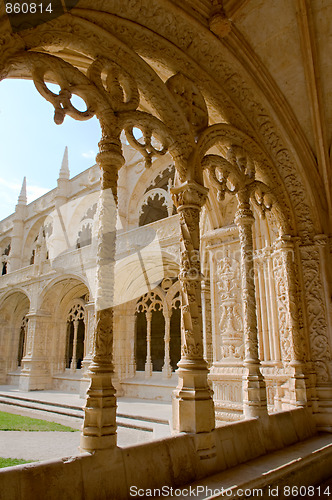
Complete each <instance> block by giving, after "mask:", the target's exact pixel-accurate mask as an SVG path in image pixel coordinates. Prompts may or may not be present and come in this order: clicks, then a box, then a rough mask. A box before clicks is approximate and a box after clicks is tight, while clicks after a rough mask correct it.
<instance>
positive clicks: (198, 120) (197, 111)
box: [166, 73, 208, 136]
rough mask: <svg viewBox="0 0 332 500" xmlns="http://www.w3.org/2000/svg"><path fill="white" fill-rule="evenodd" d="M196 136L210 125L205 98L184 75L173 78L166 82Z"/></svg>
mask: <svg viewBox="0 0 332 500" xmlns="http://www.w3.org/2000/svg"><path fill="white" fill-rule="evenodd" d="M166 86H167V88H168V89H169V90H170V92H172V94H173V95H174V97H175V99H176V101H177V103H178V104H179V106H180V108H181V109H182V111H183V113H184V114H185V117H186V119H187V121H188V123H189V124H190V126H191V127H192V130H193V132H194V134H195V136H196V135H198V134H199V132H200V131H202V130H204V129H205V128H206V127H207V125H208V111H207V107H206V104H205V100H204V97H203V96H202V94H201V92H200V91H199V90H198V88H197V87H196V85H195V84H194V83H193V82H192V81H191V80H189V78H187V77H186V76H184V75H183V74H182V73H177V74H176V75H173V76H171V78H169V79H168V80H167V82H166Z"/></svg>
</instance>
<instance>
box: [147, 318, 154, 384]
mask: <svg viewBox="0 0 332 500" xmlns="http://www.w3.org/2000/svg"><path fill="white" fill-rule="evenodd" d="M151 320H152V311H147V313H146V361H145V377H146V378H148V377H151V376H152V370H153V365H152V358H151Z"/></svg>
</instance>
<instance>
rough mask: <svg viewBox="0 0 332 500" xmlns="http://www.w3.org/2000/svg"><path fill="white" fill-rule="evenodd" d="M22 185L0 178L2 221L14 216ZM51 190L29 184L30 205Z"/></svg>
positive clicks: (0, 214) (0, 216)
mask: <svg viewBox="0 0 332 500" xmlns="http://www.w3.org/2000/svg"><path fill="white" fill-rule="evenodd" d="M21 187H22V183H18V182H15V181H7V180H6V179H3V178H2V177H0V220H1V219H4V218H5V217H7V216H8V215H10V214H12V213H13V212H14V210H15V205H16V203H17V200H18V197H19V194H20V191H21ZM49 190H50V188H48V187H47V188H46V187H41V186H34V185H32V186H31V185H29V182H27V198H28V203H31V202H32V201H34V200H36V199H37V198H39V197H40V196H43V195H44V194H45V193H47V192H48V191H49Z"/></svg>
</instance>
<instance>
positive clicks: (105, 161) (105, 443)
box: [80, 135, 124, 451]
mask: <svg viewBox="0 0 332 500" xmlns="http://www.w3.org/2000/svg"><path fill="white" fill-rule="evenodd" d="M97 163H98V165H99V166H100V169H101V192H100V196H99V206H98V210H99V212H98V213H99V226H98V248H97V273H96V292H95V307H96V312H95V324H94V351H93V356H92V363H91V365H90V368H89V371H88V374H89V375H90V386H89V389H88V391H87V400H86V404H85V408H84V413H85V416H84V423H83V432H82V435H81V445H80V447H81V449H82V450H89V451H93V450H98V449H105V448H110V447H113V446H115V445H116V398H115V389H114V387H113V383H112V378H113V375H114V367H113V361H112V355H113V293H114V262H115V238H116V232H115V231H116V209H117V179H118V170H119V169H120V167H121V166H122V165H123V163H124V158H123V156H122V150H121V142H120V139H119V136H118V135H116V136H114V138H113V137H112V138H111V137H105V136H104V137H103V139H102V140H101V141H100V143H99V153H98V155H97Z"/></svg>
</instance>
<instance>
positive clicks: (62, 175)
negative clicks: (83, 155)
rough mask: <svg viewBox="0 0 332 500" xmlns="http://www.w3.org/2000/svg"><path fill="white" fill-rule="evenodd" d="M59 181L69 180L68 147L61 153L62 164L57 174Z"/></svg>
mask: <svg viewBox="0 0 332 500" xmlns="http://www.w3.org/2000/svg"><path fill="white" fill-rule="evenodd" d="M59 179H66V180H69V164H68V146H66V147H65V152H64V153H63V159H62V164H61V168H60V172H59Z"/></svg>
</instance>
